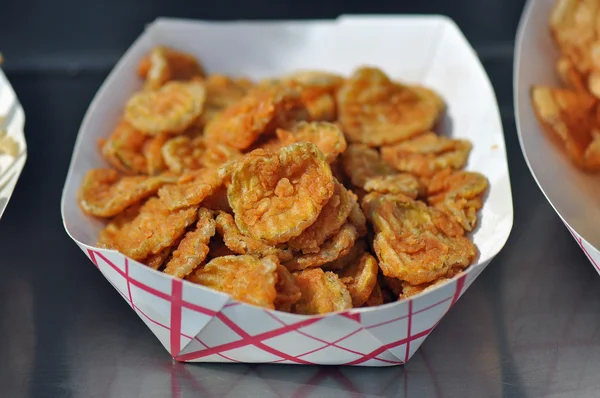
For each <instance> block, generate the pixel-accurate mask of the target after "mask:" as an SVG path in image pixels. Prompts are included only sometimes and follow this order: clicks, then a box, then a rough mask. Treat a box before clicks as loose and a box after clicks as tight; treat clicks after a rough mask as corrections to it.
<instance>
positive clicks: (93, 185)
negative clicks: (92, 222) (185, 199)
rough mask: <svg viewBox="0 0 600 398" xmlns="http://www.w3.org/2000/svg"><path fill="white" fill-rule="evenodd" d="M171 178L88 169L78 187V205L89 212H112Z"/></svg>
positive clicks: (105, 215)
mask: <svg viewBox="0 0 600 398" xmlns="http://www.w3.org/2000/svg"><path fill="white" fill-rule="evenodd" d="M173 180H174V179H173V177H169V176H157V177H146V176H132V177H120V176H119V173H118V172H117V171H116V170H112V169H92V170H90V171H88V172H87V173H86V175H85V177H84V179H83V183H82V185H81V188H80V189H79V195H78V196H79V205H80V206H81V209H82V210H83V211H84V212H85V213H86V214H89V215H92V216H96V217H112V216H116V215H117V214H119V213H120V212H122V211H123V210H125V209H126V208H127V207H129V206H131V205H133V204H135V203H137V202H140V201H141V200H142V199H145V198H147V197H149V196H151V195H153V194H154V193H156V191H158V189H159V188H160V187H162V186H163V185H165V184H167V183H170V182H173Z"/></svg>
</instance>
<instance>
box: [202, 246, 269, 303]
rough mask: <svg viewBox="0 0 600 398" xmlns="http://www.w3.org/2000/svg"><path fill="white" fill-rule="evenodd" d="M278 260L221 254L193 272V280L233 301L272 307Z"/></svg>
mask: <svg viewBox="0 0 600 398" xmlns="http://www.w3.org/2000/svg"><path fill="white" fill-rule="evenodd" d="M278 265H279V262H278V261H277V258H276V257H275V256H267V257H263V258H262V259H258V258H257V257H253V256H249V255H243V256H223V257H217V258H215V259H213V260H211V261H209V262H208V263H207V264H206V265H205V266H204V268H202V269H201V270H199V271H197V272H196V279H195V280H194V281H195V282H196V283H199V284H201V285H203V286H206V287H210V288H212V289H215V290H218V291H221V292H223V293H227V294H229V295H230V296H231V297H233V298H234V299H236V300H239V301H243V302H245V303H249V304H254V305H257V306H259V307H265V308H270V309H275V304H274V303H275V298H276V296H277V292H276V290H275V283H276V280H277V276H276V271H277V267H278Z"/></svg>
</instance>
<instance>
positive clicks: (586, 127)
mask: <svg viewBox="0 0 600 398" xmlns="http://www.w3.org/2000/svg"><path fill="white" fill-rule="evenodd" d="M599 22H600V0H557V1H556V2H555V3H554V6H553V9H552V12H551V15H550V31H551V36H552V39H553V41H554V44H555V45H556V47H557V48H558V50H559V51H560V56H559V58H558V60H557V62H556V70H557V72H558V76H559V77H560V80H561V81H562V83H563V85H564V87H562V88H555V87H549V86H533V87H532V88H531V102H532V105H533V108H534V111H535V114H536V117H537V119H538V121H539V123H540V124H541V126H542V127H543V128H544V130H546V132H547V133H548V134H549V135H550V136H551V138H552V139H553V140H554V141H556V142H557V143H558V144H559V145H561V146H562V147H564V150H565V152H566V153H567V155H568V156H569V158H570V159H571V161H572V162H573V164H575V165H576V166H577V167H578V168H579V169H581V170H583V171H585V172H592V173H594V172H600V101H599V100H600V23H599Z"/></svg>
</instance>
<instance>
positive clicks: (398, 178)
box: [364, 173, 422, 199]
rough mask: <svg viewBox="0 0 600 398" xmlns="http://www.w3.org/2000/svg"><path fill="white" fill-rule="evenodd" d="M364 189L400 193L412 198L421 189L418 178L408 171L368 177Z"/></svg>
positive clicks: (416, 195)
mask: <svg viewBox="0 0 600 398" xmlns="http://www.w3.org/2000/svg"><path fill="white" fill-rule="evenodd" d="M364 189H365V191H367V192H373V191H375V192H381V193H392V194H398V193H401V194H403V195H406V196H408V197H409V198H413V199H416V198H417V197H418V196H419V193H420V192H421V191H422V187H421V183H420V182H419V179H418V178H417V177H415V176H414V175H412V174H408V173H399V174H394V175H387V176H375V177H371V178H368V179H367V181H366V182H365V185H364Z"/></svg>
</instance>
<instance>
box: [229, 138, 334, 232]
mask: <svg viewBox="0 0 600 398" xmlns="http://www.w3.org/2000/svg"><path fill="white" fill-rule="evenodd" d="M333 190H334V183H333V176H332V175H331V169H330V168H329V165H328V164H327V162H325V159H324V157H323V154H322V153H321V151H319V149H318V148H317V147H316V146H315V145H314V144H311V143H298V144H292V145H289V146H286V147H284V148H282V149H281V150H280V151H279V152H278V153H271V152H267V151H264V150H262V149H257V150H256V151H253V152H252V153H250V154H248V155H246V156H245V157H244V158H242V159H241V160H239V161H238V162H237V166H236V167H235V170H234V171H233V174H232V176H231V184H230V185H229V187H228V189H227V196H228V198H229V203H230V205H231V207H232V209H233V211H234V213H235V223H236V224H237V226H238V228H239V229H240V231H242V232H243V233H244V234H246V235H248V236H251V237H253V238H255V239H262V240H265V241H267V242H269V243H283V242H286V241H288V240H289V239H291V238H294V237H296V236H299V235H300V234H301V233H302V231H304V230H305V229H306V228H308V227H309V226H310V225H311V224H313V223H314V222H315V220H316V219H317V217H318V216H319V214H320V212H321V209H323V206H325V205H326V204H327V201H328V200H329V199H330V198H331V196H332V195H333Z"/></svg>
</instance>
